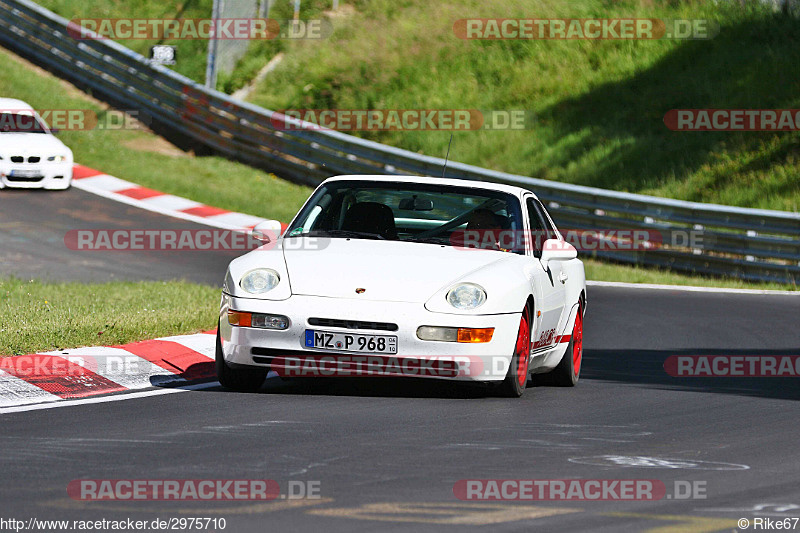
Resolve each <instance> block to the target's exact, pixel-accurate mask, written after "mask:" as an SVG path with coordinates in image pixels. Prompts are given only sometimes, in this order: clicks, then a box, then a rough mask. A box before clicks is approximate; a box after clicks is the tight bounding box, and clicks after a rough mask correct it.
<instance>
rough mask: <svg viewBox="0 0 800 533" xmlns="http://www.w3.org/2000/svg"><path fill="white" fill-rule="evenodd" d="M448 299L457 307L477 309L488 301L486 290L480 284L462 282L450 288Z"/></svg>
mask: <svg viewBox="0 0 800 533" xmlns="http://www.w3.org/2000/svg"><path fill="white" fill-rule="evenodd" d="M447 301H448V302H449V303H450V305H452V306H453V307H455V308H456V309H475V308H476V307H480V306H481V305H483V302H485V301H486V291H485V290H483V287H481V286H480V285H475V284H474V283H462V284H461V285H456V286H455V287H453V288H452V289H450V292H448V293H447Z"/></svg>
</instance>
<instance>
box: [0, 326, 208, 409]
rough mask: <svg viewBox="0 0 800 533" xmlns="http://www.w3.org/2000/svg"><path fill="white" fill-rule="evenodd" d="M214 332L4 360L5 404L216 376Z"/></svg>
mask: <svg viewBox="0 0 800 533" xmlns="http://www.w3.org/2000/svg"><path fill="white" fill-rule="evenodd" d="M215 339H216V331H211V332H205V333H197V334H194V335H178V336H174V337H162V338H159V339H153V340H146V341H141V342H133V343H130V344H125V345H122V346H94V347H87V348H75V349H71V350H57V351H52V352H42V353H36V354H31V355H18V356H14V357H4V358H0V414H2V413H3V411H4V410H5V408H9V407H15V406H21V405H30V404H39V403H46V402H58V401H63V400H72V399H79V398H88V397H92V396H98V395H105V394H109V393H118V392H125V391H131V390H136V389H146V388H150V387H154V386H164V385H180V384H182V383H188V382H192V381H198V380H212V379H216V372H215V369H214V352H215Z"/></svg>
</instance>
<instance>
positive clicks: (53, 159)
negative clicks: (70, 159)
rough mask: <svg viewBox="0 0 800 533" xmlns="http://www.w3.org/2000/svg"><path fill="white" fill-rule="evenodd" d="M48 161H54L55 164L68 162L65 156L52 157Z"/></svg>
mask: <svg viewBox="0 0 800 533" xmlns="http://www.w3.org/2000/svg"><path fill="white" fill-rule="evenodd" d="M47 160H48V161H53V162H55V163H63V162H64V161H66V160H67V156H65V155H51V156H50V157H48V158H47Z"/></svg>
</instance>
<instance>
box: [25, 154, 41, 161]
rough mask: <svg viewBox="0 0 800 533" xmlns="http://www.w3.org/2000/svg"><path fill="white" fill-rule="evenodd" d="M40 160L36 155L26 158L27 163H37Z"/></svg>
mask: <svg viewBox="0 0 800 533" xmlns="http://www.w3.org/2000/svg"><path fill="white" fill-rule="evenodd" d="M41 160H42V158H41V157H39V156H37V155H32V156H30V157H29V158H28V163H38V162H39V161H41Z"/></svg>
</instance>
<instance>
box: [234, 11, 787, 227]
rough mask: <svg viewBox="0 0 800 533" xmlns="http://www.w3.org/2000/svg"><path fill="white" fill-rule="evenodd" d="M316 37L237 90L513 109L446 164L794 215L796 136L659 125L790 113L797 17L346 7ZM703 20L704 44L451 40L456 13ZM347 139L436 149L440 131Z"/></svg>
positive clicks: (270, 102)
mask: <svg viewBox="0 0 800 533" xmlns="http://www.w3.org/2000/svg"><path fill="white" fill-rule="evenodd" d="M348 3H349V4H354V5H355V10H356V12H355V14H354V15H352V16H350V17H343V18H341V19H338V20H337V26H336V31H335V33H334V35H333V37H332V39H331V42H330V43H322V44H320V43H316V42H313V41H307V42H292V43H290V45H289V46H288V48H287V51H286V57H285V59H284V61H283V62H282V63H281V64H280V65H279V66H278V67H277V69H276V70H275V71H274V72H272V73H271V74H270V75H269V76H268V77H267V78H266V79H265V81H264V82H263V84H261V86H259V87H258V88H257V90H256V91H255V92H254V93H252V94H251V96H250V97H249V98H250V100H251V101H252V102H254V103H256V104H259V105H262V106H264V107H267V108H271V109H287V108H299V109H328V108H333V109H336V108H341V109H404V108H411V109H418V108H427V109H452V108H455V109H479V110H480V109H482V110H493V109H495V110H511V109H524V110H530V111H532V112H534V113H535V114H536V117H537V121H536V124H535V126H534V127H533V128H532V129H529V130H525V131H486V130H480V131H469V132H457V133H455V135H454V139H453V147H452V151H451V157H452V159H453V160H456V161H463V162H466V163H471V164H476V165H480V166H483V167H488V168H492V169H497V170H503V171H508V172H513V173H517V174H522V175H526V176H535V177H540V178H545V179H550V180H555V181H561V182H568V183H577V184H583V185H590V186H597V187H602V188H607V189H612V190H620V191H631V192H640V193H645V194H654V195H657V196H666V197H672V198H680V199H685V200H694V201H702V202H716V203H723V204H730V205H739V206H748V207H759V208H770V209H779V210H788V211H797V210H798V208H800V164H798V163H800V134H798V133H797V132H793V133H754V132H738V133H727V132H673V131H670V130H668V129H667V128H666V126H665V125H664V123H663V117H664V114H665V113H666V112H667V111H668V110H670V109H675V108H799V107H800V91H798V87H799V86H798V84H797V79H796V76H795V75H794V73H796V71H797V65H798V64H800V22H799V21H798V20H796V19H791V18H786V17H784V16H782V15H779V14H774V13H772V12H771V11H769V10H767V9H766V8H763V7H760V6H758V3H757V2H748V7H747V8H741V7H739V6H738V2H720V3H719V4H716V3H714V2H705V3H701V2H696V1H670V2H666V1H658V0H653V1H645V0H641V1H640V0H621V1H615V2H612V1H606V0H575V1H573V2H553V1H549V0H495V1H493V2H484V1H481V0H459V1H455V0H442V1H440V2H429V1H426V0H405V1H402V2H398V1H396V0H369V1H368V0H358V1H353V2H348ZM534 16H535V17H537V18H546V17H575V18H589V17H598V18H604V17H634V16H635V17H654V18H669V19H676V18H678V19H689V18H708V19H713V20H715V21H717V22H718V23H719V25H720V33H719V35H718V36H717V37H716V38H714V39H712V40H696V41H687V40H684V41H677V40H655V41H619V40H617V41H613V40H604V41H580V40H568V41H556V40H536V41H508V40H506V41H465V40H461V39H458V38H456V37H455V36H454V33H453V30H452V26H453V21H455V20H457V19H460V18H466V17H508V18H516V17H520V18H530V17H534ZM357 134H358V135H360V136H363V137H365V138H369V139H372V140H375V141H379V142H385V143H387V144H390V145H392V146H398V147H403V148H406V149H409V150H412V151H417V152H421V153H425V154H429V155H437V156H443V155H444V154H445V152H446V150H447V145H448V141H449V133H446V132H430V131H428V132H426V131H417V132H362V133H357Z"/></svg>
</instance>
